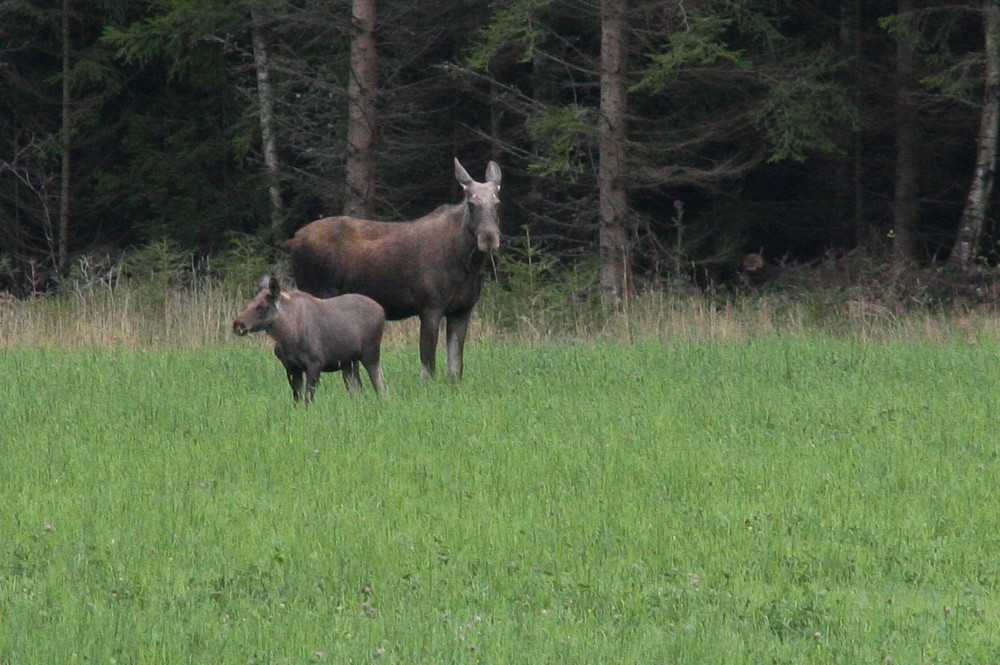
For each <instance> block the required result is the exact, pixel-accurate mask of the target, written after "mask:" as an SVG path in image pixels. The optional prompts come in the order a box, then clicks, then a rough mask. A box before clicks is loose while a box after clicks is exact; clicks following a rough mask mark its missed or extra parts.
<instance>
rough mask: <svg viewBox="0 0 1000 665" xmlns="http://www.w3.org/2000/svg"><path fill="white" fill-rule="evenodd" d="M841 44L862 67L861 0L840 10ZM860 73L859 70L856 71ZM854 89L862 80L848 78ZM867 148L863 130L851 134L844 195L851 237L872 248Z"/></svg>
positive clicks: (843, 174)
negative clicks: (866, 189)
mask: <svg viewBox="0 0 1000 665" xmlns="http://www.w3.org/2000/svg"><path fill="white" fill-rule="evenodd" d="M840 43H841V48H842V50H843V53H844V55H845V56H846V57H847V58H848V59H850V60H851V62H853V63H855V65H856V66H859V65H860V63H861V62H862V60H863V58H864V54H863V53H862V51H861V0H843V3H842V4H841V6H840ZM855 71H856V70H855ZM848 76H849V79H848V80H849V81H850V85H851V86H852V87H854V88H855V89H860V88H861V87H862V86H861V83H860V81H859V79H860V76H858V75H856V74H848ZM864 177H865V169H864V144H863V141H862V136H861V130H860V129H854V130H852V131H851V137H850V149H849V151H848V154H847V156H846V158H845V160H844V162H843V164H842V172H841V173H840V180H841V192H842V193H843V195H844V198H845V199H846V200H847V201H849V205H850V209H851V213H850V214H851V230H850V235H851V236H852V238H851V240H852V241H853V243H854V245H855V246H856V247H866V246H868V245H870V244H871V236H872V233H871V230H870V229H869V228H868V227H867V225H866V223H865V195H864Z"/></svg>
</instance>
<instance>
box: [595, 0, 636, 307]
mask: <svg viewBox="0 0 1000 665" xmlns="http://www.w3.org/2000/svg"><path fill="white" fill-rule="evenodd" d="M627 4H628V3H627V0H601V109H600V118H599V120H598V126H597V132H598V138H597V141H598V157H599V160H600V164H599V167H598V174H597V179H598V195H599V197H600V204H599V214H600V227H599V251H600V283H601V297H602V298H603V299H604V301H605V302H607V303H615V302H619V301H620V300H621V299H622V298H623V297H624V296H625V295H626V293H625V289H626V286H627V279H628V268H629V256H628V231H627V228H626V218H627V214H628V202H627V197H626V191H625V111H626V94H625V63H626V53H627V48H628V32H627V31H628V23H627V20H626V12H627Z"/></svg>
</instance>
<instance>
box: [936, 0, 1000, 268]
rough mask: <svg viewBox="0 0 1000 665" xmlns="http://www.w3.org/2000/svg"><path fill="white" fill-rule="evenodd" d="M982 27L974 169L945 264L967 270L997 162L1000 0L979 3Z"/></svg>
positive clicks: (977, 242)
mask: <svg viewBox="0 0 1000 665" xmlns="http://www.w3.org/2000/svg"><path fill="white" fill-rule="evenodd" d="M983 26H984V32H985V34H986V45H985V52H986V82H985V90H984V92H983V113H982V117H981V119H980V125H979V138H978V141H977V150H976V170H975V173H974V174H973V176H972V186H971V187H970V188H969V196H968V198H967V199H966V201H965V209H964V210H963V211H962V218H961V220H960V221H959V223H958V235H957V237H956V238H955V246H954V248H953V249H952V251H951V256H950V257H948V265H949V266H951V267H952V268H955V269H956V270H968V268H969V266H970V264H971V263H972V260H973V258H974V257H975V252H976V249H977V246H978V244H979V238H980V235H981V234H982V232H983V222H984V220H985V218H986V207H987V204H988V203H989V200H990V196H991V195H992V193H993V181H994V177H995V175H996V161H997V123H998V118H1000V2H998V0H985V2H983Z"/></svg>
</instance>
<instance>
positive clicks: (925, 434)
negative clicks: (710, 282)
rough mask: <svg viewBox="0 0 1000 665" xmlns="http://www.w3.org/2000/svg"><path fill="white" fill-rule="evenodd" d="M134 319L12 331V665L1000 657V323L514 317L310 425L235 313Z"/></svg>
mask: <svg viewBox="0 0 1000 665" xmlns="http://www.w3.org/2000/svg"><path fill="white" fill-rule="evenodd" d="M123 300H127V299H125V298H119V299H118V300H116V301H113V302H107V301H104V302H102V303H101V304H100V306H99V307H77V308H75V309H74V308H72V307H68V306H67V307H65V308H63V307H61V306H56V305H53V304H51V303H50V304H44V303H43V304H40V305H38V306H37V308H36V309H35V310H34V311H30V308H22V309H21V310H19V311H17V312H10V311H8V312H6V313H0V332H2V334H3V337H2V338H0V404H2V405H3V406H2V407H0V409H2V410H0V414H2V415H0V424H2V435H3V438H2V441H3V449H2V453H3V454H2V455H0V478H2V479H3V480H2V483H0V526H2V529H3V531H2V534H3V535H2V538H0V625H2V626H3V630H0V663H18V664H21V663H39V664H41V663H45V664H50V663H117V664H124V663H137V664H138V663H142V664H147V663H163V664H170V665H176V664H177V663H234V664H235V663H239V664H243V665H246V664H248V663H261V664H263V663H274V664H284V663H287V664H292V663H316V662H331V663H497V664H506V663H510V664H514V663H517V664H521V663H643V664H647V663H664V664H668V663H669V664H672V665H673V664H681V665H683V664H696V663H697V664H702V663H727V664H728V663H747V664H750V663H754V664H757V663H769V664H770V663H775V664H784V663H787V664H793V663H796V664H797V663H851V664H855V663H900V664H901V663H948V664H951V665H953V664H956V663H976V664H980V663H987V662H997V661H998V660H1000V559H998V556H1000V555H998V552H1000V542H998V541H1000V524H998V520H1000V497H998V493H997V492H996V489H997V486H998V477H1000V459H998V457H1000V422H998V415H1000V414H998V409H997V395H998V393H1000V334H998V332H997V325H996V322H995V321H994V320H993V319H992V318H990V317H987V316H982V317H978V318H970V317H966V318H962V319H959V318H937V317H926V316H921V317H917V318H913V319H907V320H891V321H885V320H882V319H877V318H876V319H873V318H872V317H870V316H868V315H859V316H858V317H856V318H854V319H852V318H851V315H850V312H848V313H845V316H844V319H843V321H840V322H834V323H833V324H832V325H824V326H818V325H817V326H814V325H811V324H810V322H809V321H808V317H807V316H806V315H804V314H803V313H802V312H801V311H798V310H795V309H794V308H791V309H788V308H785V307H784V306H781V307H777V306H775V307H771V308H768V307H767V306H765V305H760V304H756V305H748V306H746V307H744V308H743V309H740V310H727V309H724V308H723V309H720V308H717V307H714V306H710V305H706V304H705V303H694V304H692V303H686V304H684V303H681V304H677V303H673V304H671V303H659V304H652V305H651V304H648V303H647V306H646V307H645V308H644V309H642V310H636V311H633V312H631V314H630V316H629V317H627V318H626V319H624V320H622V319H621V318H620V317H619V318H618V319H612V320H607V321H604V322H602V323H600V324H594V323H593V322H590V323H587V324H582V323H580V324H577V325H576V326H575V327H574V326H572V325H571V326H564V327H563V328H562V329H561V330H560V331H558V334H557V333H556V332H553V331H552V330H551V327H552V326H554V325H555V324H553V323H552V322H551V321H544V320H531V321H524V322H522V324H523V325H522V326H521V327H520V328H518V329H516V330H513V331H511V330H499V329H497V328H496V327H495V326H494V324H493V323H491V321H492V319H491V318H490V317H491V314H490V311H489V305H488V303H487V304H486V306H485V307H484V314H483V316H482V318H481V319H480V321H479V322H478V325H477V328H476V330H475V331H474V336H473V339H472V340H471V341H470V344H469V346H468V348H467V353H466V377H465V381H464V382H463V383H462V384H461V385H460V386H458V387H454V386H451V385H449V384H448V383H447V382H446V381H445V380H443V379H439V380H437V381H434V382H428V383H421V382H420V380H419V363H418V361H417V352H416V338H415V328H413V327H412V326H410V325H409V324H404V325H393V324H390V325H392V328H393V330H392V333H391V334H390V336H389V339H388V340H387V343H386V349H385V352H384V365H385V372H386V377H387V380H388V382H389V384H390V391H391V392H390V396H389V397H388V398H387V399H378V398H376V397H375V396H374V395H373V394H372V391H371V389H370V386H369V385H368V383H367V377H365V379H366V391H365V392H364V393H363V394H360V395H356V396H353V397H351V396H348V395H347V394H346V392H345V391H344V389H343V385H342V383H341V381H340V377H339V376H337V375H325V378H324V382H323V384H322V385H321V387H320V390H319V392H318V393H317V398H316V402H315V404H314V405H313V407H312V408H310V409H308V410H307V409H303V408H299V407H295V406H293V404H292V400H291V396H290V391H289V389H288V387H287V385H286V384H285V381H284V376H283V371H282V369H281V367H280V365H279V364H278V362H277V361H276V360H275V359H274V358H273V356H272V355H271V353H270V349H269V346H268V344H267V342H266V340H264V339H260V338H259V337H254V338H251V339H239V340H237V339H235V338H232V339H230V337H231V336H229V335H227V333H226V327H227V321H228V318H229V317H231V315H232V312H233V311H235V309H236V307H237V306H238V304H237V303H236V301H235V299H234V301H233V302H227V301H220V300H219V299H212V298H206V299H205V300H204V302H200V303H199V302H195V303H194V304H191V303H188V305H186V306H187V307H190V308H191V309H190V310H183V308H181V309H175V310H171V307H172V306H171V304H170V303H169V302H165V303H163V307H162V309H160V310H158V312H159V313H158V314H157V318H156V319H155V322H154V323H149V322H148V321H145V320H142V319H140V318H138V317H136V316H135V313H134V312H133V311H132V310H130V309H128V308H129V307H130V305H129V303H127V302H122V301H123ZM177 307H180V305H178V306H177ZM115 308H123V309H121V310H117V309H115ZM827 323H829V321H828V322H827Z"/></svg>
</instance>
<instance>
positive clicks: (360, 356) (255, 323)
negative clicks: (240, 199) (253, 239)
mask: <svg viewBox="0 0 1000 665" xmlns="http://www.w3.org/2000/svg"><path fill="white" fill-rule="evenodd" d="M384 327H385V312H384V311H383V310H382V307H381V306H380V305H379V304H378V303H377V302H375V301H374V300H372V299H371V298H368V297H365V296H362V295H358V294H349V295H343V296H339V297H336V298H327V299H325V300H321V299H319V298H316V297H314V296H311V295H309V294H308V293H303V292H301V291H290V292H282V290H281V287H280V285H279V284H278V280H276V279H274V278H273V277H269V276H265V277H264V278H263V279H262V280H261V282H260V290H259V291H258V292H257V296H256V297H255V298H254V299H253V302H251V303H250V305H249V306H248V307H247V308H246V309H245V310H244V311H243V312H241V313H240V314H239V315H238V316H237V317H236V319H235V320H234V321H233V332H234V333H235V334H237V335H241V336H242V335H246V334H247V333H251V332H257V331H261V330H263V331H265V332H267V334H268V335H270V336H271V338H272V339H273V340H274V355H276V356H277V357H278V360H280V361H281V364H282V365H284V366H285V372H286V374H287V375H288V384H289V385H290V386H291V387H292V397H294V398H295V401H296V402H297V401H299V400H300V399H302V398H303V397H304V398H305V403H306V404H307V405H308V404H309V402H311V401H312V397H313V393H314V392H315V391H316V386H317V384H318V383H319V377H320V373H321V372H336V371H340V372H342V373H343V377H344V385H345V386H347V389H348V390H352V389H354V388H360V387H361V376H360V374H359V372H358V362H360V363H361V364H362V365H364V366H365V369H366V370H367V371H368V378H369V379H371V382H372V387H373V388H375V392H382V391H384V390H385V379H384V377H383V376H382V364H381V362H380V359H379V358H380V355H381V345H382V331H383V329H384ZM303 375H305V392H304V394H303V381H302V378H303Z"/></svg>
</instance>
